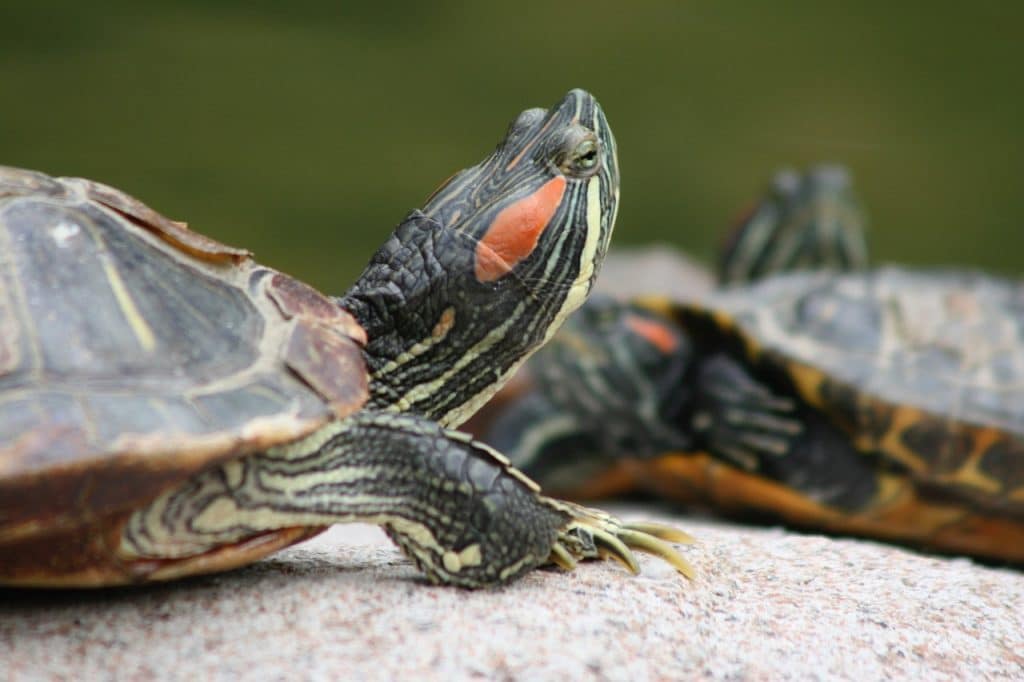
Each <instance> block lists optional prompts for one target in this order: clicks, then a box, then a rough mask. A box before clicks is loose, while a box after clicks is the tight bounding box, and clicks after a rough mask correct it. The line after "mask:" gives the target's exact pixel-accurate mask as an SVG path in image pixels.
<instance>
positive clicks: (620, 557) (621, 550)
mask: <svg viewBox="0 0 1024 682" xmlns="http://www.w3.org/2000/svg"><path fill="white" fill-rule="evenodd" d="M558 504H559V506H560V507H562V509H563V510H564V511H566V512H568V513H569V514H570V516H571V518H570V521H569V523H568V524H566V526H565V527H564V528H562V530H561V531H560V532H559V534H558V539H557V540H556V541H555V545H554V547H552V549H551V556H550V557H549V560H550V561H551V562H552V563H555V564H557V565H558V566H560V567H562V568H564V569H566V570H572V569H573V568H575V567H576V562H577V561H579V560H582V559H608V558H611V559H615V560H616V561H618V562H619V563H621V564H622V565H623V566H625V567H626V569H628V570H629V572H630V573H632V574H634V575H636V574H638V573H640V565H639V564H638V563H637V560H636V556H635V555H634V553H633V550H637V551H641V552H646V553H647V554H653V555H655V556H659V557H661V558H662V559H664V560H665V561H667V562H668V563H669V564H671V565H672V567H673V568H675V569H676V570H677V571H678V572H679V573H681V574H682V575H684V576H686V577H687V578H690V579H692V578H693V577H694V570H693V567H692V566H690V564H689V562H687V561H686V559H684V558H683V557H682V555H681V554H679V553H678V552H677V551H676V550H675V549H673V548H672V546H671V545H669V544H668V543H669V542H677V543H680V544H690V543H692V542H693V541H694V540H693V538H692V537H690V535H688V534H686V533H684V532H682V531H681V530H677V529H676V528H672V527H671V526H665V525H662V524H658V523H649V522H642V521H641V522H625V521H621V520H620V519H617V518H616V517H614V516H612V515H611V514H608V513H606V512H603V511H600V510H598V509H591V508H589V507H583V506H580V505H577V504H572V503H568V502H559V503H558Z"/></svg>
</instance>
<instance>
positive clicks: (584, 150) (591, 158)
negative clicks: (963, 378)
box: [573, 140, 597, 171]
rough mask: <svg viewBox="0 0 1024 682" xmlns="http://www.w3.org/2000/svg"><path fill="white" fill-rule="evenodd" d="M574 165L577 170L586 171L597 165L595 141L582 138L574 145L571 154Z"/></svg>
mask: <svg viewBox="0 0 1024 682" xmlns="http://www.w3.org/2000/svg"><path fill="white" fill-rule="evenodd" d="M573 158H574V160H575V164H574V165H575V167H576V169H577V170H579V171H588V170H590V169H591V168H593V167H594V166H596V165H597V141H596V140H584V141H583V142H580V143H579V145H578V146H577V147H576V151H575V153H574V154H573Z"/></svg>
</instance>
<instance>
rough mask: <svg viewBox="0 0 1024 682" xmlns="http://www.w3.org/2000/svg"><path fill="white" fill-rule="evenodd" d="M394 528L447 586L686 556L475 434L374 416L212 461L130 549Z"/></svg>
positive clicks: (173, 551)
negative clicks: (541, 482)
mask: <svg viewBox="0 0 1024 682" xmlns="http://www.w3.org/2000/svg"><path fill="white" fill-rule="evenodd" d="M352 521H361V522H368V523H375V524H379V525H381V526H382V527H383V528H384V529H385V531H386V532H387V533H388V535H389V536H390V537H391V538H392V539H393V540H394V541H395V543H396V544H398V546H399V547H400V548H401V549H402V550H403V551H404V552H405V553H406V554H407V555H408V556H409V557H410V558H412V560H413V561H414V562H415V563H416V564H417V566H419V567H420V569H422V570H423V572H424V573H426V575H427V576H428V577H429V578H430V579H431V580H432V581H434V582H438V583H450V584H455V585H461V586H464V587H479V586H484V585H491V584H499V583H503V582H507V581H509V580H511V579H513V578H515V577H517V576H519V575H521V574H522V573H524V572H526V571H528V570H530V569H532V568H534V567H536V566H539V565H541V564H544V563H547V562H549V561H552V562H555V563H558V564H560V565H562V566H564V567H571V566H573V565H574V564H575V561H576V560H577V559H585V558H594V557H598V556H601V557H603V556H609V555H611V556H614V557H617V558H619V559H620V560H622V561H623V562H624V563H626V564H627V565H629V566H630V567H631V568H634V569H635V560H634V558H633V556H632V552H631V551H630V549H629V547H630V546H632V547H634V548H636V549H640V550H644V551H650V552H653V553H656V554H660V555H662V556H663V557H665V558H666V559H668V560H669V561H671V562H672V563H673V564H674V565H676V566H677V568H679V569H680V571H682V572H687V571H688V567H687V566H686V564H685V562H684V561H683V560H682V559H681V558H680V557H679V556H678V555H677V554H675V552H674V551H673V550H672V549H671V548H670V547H668V545H667V544H665V543H664V542H662V541H661V540H659V539H658V538H663V539H668V540H683V539H684V538H685V536H684V535H683V534H681V533H678V531H672V530H671V529H665V528H662V527H658V526H650V525H646V524H623V523H621V522H619V521H618V520H617V519H615V518H613V517H610V516H608V515H606V514H602V513H601V512H597V511H594V510H589V509H585V508H583V507H577V506H575V505H570V504H567V503H564V502H560V501H557V500H554V499H551V498H548V497H545V496H543V495H541V494H540V492H539V489H538V487H537V486H536V484H535V483H533V481H531V480H530V479H528V478H526V477H525V476H524V475H523V474H521V473H520V472H518V471H517V470H516V469H514V468H512V467H511V466H510V465H509V464H508V461H507V460H506V459H505V458H504V457H502V456H501V455H499V454H498V453H496V452H495V451H494V450H491V449H490V448H488V447H487V446H485V445H483V444H480V443H477V442H474V441H473V440H472V439H471V438H470V437H469V436H467V435H465V434H462V433H459V432H456V431H449V430H445V429H442V428H441V427H439V426H438V425H437V424H435V423H434V422H431V421H429V420H426V419H423V418H420V417H416V416H411V415H398V414H392V413H383V412H374V411H364V412H360V413H357V414H355V415H352V416H351V417H349V418H347V419H344V420H342V421H339V422H336V423H333V424H331V425H329V426H328V427H325V428H324V429H322V430H321V431H319V432H317V433H315V434H313V435H312V436H310V437H308V438H306V439H304V440H302V441H299V442H297V443H293V444H291V445H288V446H285V447H280V448H275V449H272V450H270V451H268V452H266V453H260V454H256V455H251V456H248V457H244V458H242V459H239V460H236V461H232V462H228V463H227V464H224V465H221V466H220V467H217V468H214V469H211V470H208V471H206V472H204V473H202V474H200V475H198V476H196V477H194V478H193V479H190V480H189V481H187V482H186V483H185V484H183V485H182V486H180V487H178V488H176V489H173V490H171V491H169V492H167V493H165V494H164V495H162V496H161V497H159V498H157V499H156V500H154V502H152V503H151V504H150V505H149V506H148V507H146V508H144V509H142V510H140V511H138V512H136V513H135V514H134V515H133V516H132V517H131V519H130V520H129V522H128V524H127V526H126V528H125V531H124V534H123V538H122V548H121V551H122V553H124V554H125V555H126V556H128V557H144V558H180V557H186V556H193V555H196V554H200V553H203V552H205V551H209V550H211V549H213V548H215V547H218V546H221V545H225V544H230V543H233V542H237V541H239V540H242V539H244V538H247V537H250V536H252V535H256V534H258V533H262V532H266V531H268V530H274V529H279V528H288V527H294V526H318V525H328V524H333V523H343V522H352Z"/></svg>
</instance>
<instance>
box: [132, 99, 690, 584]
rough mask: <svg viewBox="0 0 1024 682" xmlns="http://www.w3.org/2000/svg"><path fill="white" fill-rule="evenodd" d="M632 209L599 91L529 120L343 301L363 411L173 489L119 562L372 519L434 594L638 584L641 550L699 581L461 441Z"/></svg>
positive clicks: (653, 547)
mask: <svg viewBox="0 0 1024 682" xmlns="http://www.w3.org/2000/svg"><path fill="white" fill-rule="evenodd" d="M552 183H555V184H554V185H552ZM553 186H557V189H558V191H552V189H551V188H552V187H553ZM617 197H618V170H617V159H616V156H615V145H614V140H613V139H612V137H611V132H610V130H609V128H608V126H607V122H606V121H605V119H604V115H603V113H602V112H601V110H600V108H599V107H598V105H597V103H596V101H594V99H593V98H592V97H591V96H590V95H589V94H587V93H585V92H583V91H579V90H574V91H572V92H570V93H569V94H568V95H567V96H566V97H565V99H563V101H562V102H561V103H559V104H558V105H556V107H554V108H553V109H551V110H550V111H546V112H545V111H542V110H530V111H527V112H524V113H523V114H522V115H520V116H519V118H517V119H516V121H515V122H514V123H513V124H512V127H511V128H510V130H509V134H508V136H507V138H506V140H505V141H504V142H503V143H502V144H501V145H499V147H498V148H497V150H496V151H495V152H494V154H492V155H491V156H490V157H488V158H487V159H485V160H484V161H483V162H482V163H481V164H478V165H477V166H474V167H473V168H470V169H467V170H465V171H462V172H461V173H459V174H458V175H456V176H454V177H453V178H452V179H451V180H450V181H449V182H448V183H447V184H446V185H444V186H443V187H442V188H441V189H439V190H438V191H437V192H435V194H434V195H433V196H432V197H431V198H430V199H429V200H428V202H427V204H426V206H425V207H424V208H423V209H422V210H419V211H414V212H412V213H411V214H410V215H409V216H408V217H407V218H406V220H405V221H403V223H402V224H401V225H399V227H398V228H397V229H396V230H395V232H394V234H393V235H392V237H391V238H390V239H389V240H388V241H387V242H386V243H385V245H384V246H383V247H381V249H379V250H378V252H377V253H376V254H375V255H374V256H373V257H372V259H371V261H370V264H369V265H368V267H367V268H366V270H365V271H364V273H363V275H362V276H361V277H360V278H359V280H358V281H357V283H356V284H355V285H353V287H352V288H351V289H350V290H349V291H348V292H347V293H346V294H345V295H344V296H342V297H340V298H339V299H337V302H338V304H339V305H340V307H341V308H343V309H345V310H347V311H348V312H350V313H351V314H352V315H353V316H354V317H355V319H356V320H357V321H358V322H359V323H360V324H361V325H362V327H363V328H364V329H365V330H366V332H367V336H368V342H367V344H366V347H365V351H364V357H365V360H366V363H367V366H368V368H369V379H370V383H369V392H370V398H369V401H368V403H367V405H366V408H365V409H364V410H363V411H361V412H357V413H355V414H354V415H351V416H349V417H347V418H345V419H343V420H340V421H335V422H332V423H330V424H328V425H327V426H325V427H324V428H322V429H321V430H319V431H317V432H316V433H314V434H312V435H311V436H309V437H307V438H305V439H303V440H300V441H297V442H294V443H291V444H286V445H282V446H279V447H275V448H271V449H269V450H268V451H266V452H263V453H260V454H255V455H251V456H249V457H245V458H241V459H237V460H234V461H231V462H228V463H226V464H224V465H222V466H220V467H216V468H214V469H211V470H209V471H207V472H205V473H203V474H200V475H198V476H196V477H193V478H192V479H190V480H189V481H187V482H186V483H185V484H184V485H182V486H180V487H178V488H175V489H171V490H169V491H167V492H166V493H164V494H163V495H161V496H160V497H159V498H157V499H156V500H155V501H153V502H152V503H151V504H149V505H147V506H146V507H144V508H142V509H139V510H138V511H136V512H135V513H134V514H133V515H132V516H131V518H130V519H129V521H128V523H127V525H126V527H125V530H124V533H123V535H122V538H121V547H120V553H121V555H122V556H123V557H126V558H128V559H130V560H132V559H150V558H156V559H161V560H168V559H172V560H173V559H174V558H176V557H191V556H195V555H197V554H202V553H204V552H209V551H214V550H216V549H217V548H221V547H224V546H226V545H230V544H231V543H235V542H240V541H243V540H244V539H246V538H250V537H253V536H255V535H258V534H259V533H261V532H267V531H272V530H275V529H282V528H290V527H317V526H322V525H327V524H331V523H338V522H346V521H366V522H370V523H377V524H380V525H382V526H383V527H384V528H385V530H386V531H387V532H388V534H389V535H390V536H391V538H392V539H393V540H394V541H395V542H396V544H397V545H398V546H399V547H400V548H401V549H402V550H403V551H404V552H405V553H406V554H407V555H408V556H410V557H411V558H412V559H413V561H414V562H415V563H416V564H417V565H418V566H419V567H420V568H421V569H422V570H423V571H424V573H425V574H426V575H427V576H428V577H429V578H430V579H431V580H433V581H435V582H441V583H448V584H456V585H460V586H464V587H479V586H484V585H492V584H496V583H502V582H506V581H508V580H511V579H513V578H515V577H517V576H519V575H521V574H522V573H523V572H525V571H527V570H529V569H531V568H534V567H535V566H538V565H540V564H542V563H546V562H548V561H554V562H556V563H558V564H560V565H562V566H564V567H567V568H571V567H572V566H574V565H575V562H576V561H578V560H580V559H587V558H596V557H600V556H606V555H611V556H616V557H618V558H620V559H622V560H623V561H625V562H626V563H627V565H629V566H630V567H631V568H634V569H635V562H634V560H633V559H632V555H631V553H630V549H629V548H630V547H634V548H637V549H642V550H644V551H649V552H653V553H656V554H659V555H661V556H663V557H664V558H666V560H668V561H669V562H670V563H672V564H673V565H675V566H676V567H677V568H678V569H679V570H680V572H683V573H689V567H688V566H687V565H686V563H685V562H684V561H683V560H682V559H681V557H679V556H678V555H677V554H675V552H674V551H673V550H672V549H671V548H670V547H669V546H668V545H667V544H665V543H664V542H663V540H676V541H680V540H684V539H685V536H683V535H682V534H680V533H679V532H677V531H674V530H671V529H665V528H661V527H657V526H647V525H642V524H641V525H636V524H633V525H630V524H621V523H620V522H618V521H617V520H616V519H614V518H612V517H609V516H607V515H603V514H601V513H599V512H595V511H593V510H587V509H584V508H581V507H578V506H575V505H568V504H566V503H561V502H558V501H556V500H553V499H550V498H547V497H544V496H542V495H540V494H539V488H537V486H536V485H535V484H534V483H533V482H532V481H530V480H529V479H527V478H526V477H525V476H523V475H522V474H521V473H519V472H518V471H517V470H515V469H513V468H512V467H510V466H509V463H508V460H506V459H505V458H504V457H502V456H501V455H500V454H498V453H496V452H494V451H493V450H491V449H490V448H488V447H487V446H485V445H483V444H480V443H475V442H473V441H472V440H471V438H470V437H469V436H468V435H465V434H460V433H458V432H455V431H450V430H445V429H446V427H452V426H456V425H458V424H459V423H461V422H462V421H463V420H464V419H465V418H466V417H467V416H468V415H470V414H472V412H473V411H475V410H476V408H477V407H478V406H479V405H480V404H481V403H482V402H483V401H485V400H487V399H488V398H489V397H490V396H491V395H492V394H493V393H494V392H495V391H496V390H497V389H498V388H500V386H501V385H502V384H503V383H504V382H505V380H506V379H507V378H508V377H509V376H510V374H511V373H512V372H513V371H514V370H515V368H516V367H517V366H518V365H519V364H520V363H522V362H523V361H524V360H525V358H526V357H527V356H529V354H531V353H532V352H533V351H534V350H536V349H537V348H539V347H540V345H541V344H543V343H544V342H545V341H546V340H547V339H548V338H549V337H550V336H551V334H553V333H554V331H555V329H556V328H557V327H558V326H559V325H560V324H561V323H562V321H563V320H564V319H565V317H566V316H567V315H568V314H569V313H570V312H572V311H573V310H575V309H576V308H577V307H579V306H580V305H581V304H582V303H583V301H584V300H585V298H586V296H587V294H588V293H589V291H590V288H591V286H592V284H593V280H594V278H595V277H596V275H597V271H598V269H599V267H600V262H601V260H602V258H603V256H604V253H605V251H606V249H607V245H608V240H609V238H610V236H611V231H612V227H613V224H614V218H615V210H616V205H617ZM516 225H519V226H520V227H521V229H522V231H523V232H524V234H523V235H521V236H516V235H515V234H514V228H515V226H516ZM495 231H497V232H495ZM496 234H497V236H495V235H496Z"/></svg>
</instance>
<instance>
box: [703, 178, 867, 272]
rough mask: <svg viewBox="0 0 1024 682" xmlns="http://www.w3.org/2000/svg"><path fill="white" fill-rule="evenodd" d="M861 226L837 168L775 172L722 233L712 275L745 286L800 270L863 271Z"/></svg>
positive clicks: (849, 184)
mask: <svg viewBox="0 0 1024 682" xmlns="http://www.w3.org/2000/svg"><path fill="white" fill-rule="evenodd" d="M865 225H866V219H865V213H864V209H863V208H862V206H861V204H860V201H859V200H858V199H857V195H856V193H855V192H854V190H853V181H852V180H851V178H850V173H849V171H847V170H846V168H844V167H843V166H837V165H833V164H820V165H818V166H814V167H812V168H811V169H810V170H808V171H807V172H806V173H803V174H801V173H798V172H797V171H795V170H792V169H785V170H781V171H779V172H778V173H776V174H775V176H774V177H773V178H772V181H771V183H770V185H769V188H768V190H767V191H766V192H765V193H764V195H763V197H762V198H761V199H760V201H758V202H757V203H756V204H755V205H754V206H753V207H752V208H751V209H749V210H748V211H746V212H745V213H744V214H743V217H742V218H741V219H740V220H738V221H737V222H736V224H735V226H734V227H733V229H732V230H731V231H730V232H729V233H728V234H727V235H726V238H725V240H724V241H723V244H722V249H721V257H720V259H719V266H718V279H719V281H720V282H721V283H722V284H750V283H751V282H754V281H757V280H759V279H763V278H765V277H768V276H770V275H773V274H778V273H782V272H793V271H796V270H804V269H817V268H832V269H835V270H863V269H864V268H866V267H867V266H868V254H867V245H866V240H865V233H866V227H865Z"/></svg>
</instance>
